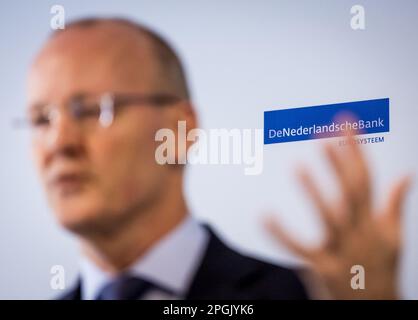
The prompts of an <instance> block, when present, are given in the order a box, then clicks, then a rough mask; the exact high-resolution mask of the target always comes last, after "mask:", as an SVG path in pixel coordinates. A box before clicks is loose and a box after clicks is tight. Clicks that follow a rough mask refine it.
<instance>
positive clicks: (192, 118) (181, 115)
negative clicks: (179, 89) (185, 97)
mask: <svg viewBox="0 0 418 320" xmlns="http://www.w3.org/2000/svg"><path fill="white" fill-rule="evenodd" d="M171 116H172V117H171V119H170V123H171V129H172V130H173V131H174V133H175V137H176V163H178V164H185V163H186V161H187V151H188V150H189V148H190V146H191V145H192V144H193V143H194V141H188V140H187V135H188V134H189V132H190V131H191V130H193V129H196V128H197V126H198V120H197V115H196V111H195V108H194V106H193V105H192V103H191V102H190V101H183V102H180V103H179V104H178V105H176V106H175V107H174V108H173V113H172V114H171Z"/></svg>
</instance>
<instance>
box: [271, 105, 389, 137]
mask: <svg viewBox="0 0 418 320" xmlns="http://www.w3.org/2000/svg"><path fill="white" fill-rule="evenodd" d="M347 130H352V131H353V132H354V134H370V133H379V132H389V98H384V99H375V100H365V101H356V102H345V103H336V104H327V105H320V106H311V107H302V108H294V109H285V110H274V111H265V112H264V144H272V143H282V142H291V141H300V140H311V139H320V138H329V137H339V136H343V135H344V134H345V131H347Z"/></svg>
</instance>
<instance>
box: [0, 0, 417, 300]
mask: <svg viewBox="0 0 418 320" xmlns="http://www.w3.org/2000/svg"><path fill="white" fill-rule="evenodd" d="M54 4H61V5H64V7H65V10H66V17H67V19H72V18H78V17H81V16H89V15H123V16H127V17H131V18H134V19H137V20H139V21H141V22H143V23H145V24H147V25H149V26H151V27H153V28H154V29H156V30H157V31H160V32H161V33H162V34H163V35H165V36H166V37H167V38H168V39H170V40H171V42H172V43H173V44H174V45H175V47H176V48H177V49H178V50H179V52H180V54H181V56H182V58H183V60H184V62H185V64H186V67H187V70H188V74H189V80H190V84H191V87H192V91H193V93H194V98H195V102H196V104H197V106H198V109H199V112H200V119H201V121H202V126H203V127H204V128H262V126H263V111H264V110H272V109H275V108H277V109H280V108H288V107H298V106H306V105H316V104H326V103H335V102H345V101H355V100H365V99H373V98H383V97H389V98H390V99H391V133H390V134H387V135H385V142H384V143H381V144H374V145H368V146H367V155H368V157H369V158H370V160H371V163H372V168H373V173H374V176H375V179H374V180H375V182H376V184H377V190H376V197H377V199H378V200H379V199H380V200H382V199H384V198H385V191H386V187H387V186H388V185H389V184H390V183H391V182H392V181H393V180H394V179H395V178H396V177H397V176H398V175H399V174H401V173H403V172H409V171H413V172H417V171H418V170H417V169H418V152H417V143H416V138H417V137H418V126H417V121H418V107H417V105H416V102H417V101H418V90H417V85H418V81H417V80H418V60H417V57H418V44H417V41H416V39H417V31H418V2H417V1H413V0H410V1H407V0H404V1H394V0H393V1H382V0H379V1H378V0H373V1H372V0H356V1H354V0H352V1H349V0H340V1H335V0H324V1H310V0H306V1H294V0H288V1H279V0H277V1H244V0H241V1H200V0H180V1H116V0H114V1H99V0H94V1H93V0H88V1H81V0H72V1H45V0H43V1H22V0H18V1H16V0H14V1H11V0H9V1H1V2H0V26H1V28H0V48H1V50H0V101H1V106H0V147H1V160H0V161H1V165H0V197H1V198H0V200H1V201H0V298H2V299H11V298H19V299H20V298H29V299H38V298H49V297H52V296H54V295H56V294H57V292H55V291H53V290H52V289H50V286H49V280H50V273H49V271H50V267H51V266H52V265H54V264H60V265H63V266H64V267H65V269H66V271H67V280H68V282H70V281H71V280H72V279H74V277H75V276H76V274H77V246H76V243H75V241H74V239H72V237H71V236H70V235H68V234H66V233H65V232H63V231H62V230H61V229H60V228H59V226H57V224H56V223H55V221H54V219H53V218H52V213H51V212H50V210H49V209H48V207H47V205H46V201H45V198H44V195H43V193H42V190H41V187H40V184H39V183H38V181H37V176H36V173H35V171H34V168H33V167H32V164H31V158H30V152H29V135H28V133H26V132H22V131H19V130H16V129H13V127H12V126H11V120H12V119H13V117H15V116H19V115H22V114H23V110H24V107H25V75H26V70H27V68H28V65H29V63H30V61H31V58H32V57H33V55H34V54H35V52H36V51H37V49H39V47H40V46H41V44H42V42H43V41H44V40H45V38H46V36H47V35H48V33H49V32H50V27H49V23H50V18H51V14H50V12H49V10H50V8H51V6H52V5H54ZM355 4H361V5H364V7H365V9H366V30H364V31H353V30H352V29H351V28H350V17H351V15H350V8H351V6H352V5H355ZM57 76H58V75H57ZM319 145H320V142H318V141H309V142H296V143H287V144H275V145H268V146H265V148H264V171H263V174H262V175H259V176H255V177H254V176H253V177H249V176H245V175H244V174H243V167H240V166H232V165H231V166H194V167H190V169H189V171H188V174H187V190H186V191H187V195H188V198H189V200H190V204H191V208H192V210H193V212H194V213H195V214H196V215H197V216H199V217H201V218H202V219H204V220H207V221H209V222H211V223H212V224H213V225H215V227H216V229H217V230H218V231H220V232H221V233H222V234H223V235H224V236H225V238H226V239H228V240H229V242H230V243H231V244H233V245H235V246H237V247H239V248H241V249H244V250H246V251H248V252H250V253H254V254H256V255H260V256H263V257H265V258H268V259H273V260H275V261H279V262H282V263H295V262H297V259H295V258H294V257H292V256H291V255H290V254H289V253H288V252H287V251H286V250H284V248H282V247H280V246H277V245H275V244H273V243H271V242H270V238H269V237H267V236H266V235H265V234H264V231H263V229H262V228H261V227H260V223H259V221H260V217H261V214H262V212H263V211H264V210H266V209H274V210H276V211H277V215H278V217H279V218H280V219H282V220H283V221H284V223H286V225H287V226H289V229H291V230H292V231H294V232H295V234H296V235H298V236H299V237H300V238H301V239H304V240H306V241H310V240H314V239H317V238H318V235H319V231H320V230H319V224H318V221H317V220H316V217H315V214H314V212H313V208H312V207H311V206H310V204H309V202H307V201H305V199H306V197H305V195H304V194H302V193H301V189H300V188H299V186H298V184H297V183H296V182H295V179H294V175H293V171H292V170H293V168H294V167H295V164H296V163H300V162H302V163H303V162H305V163H307V164H308V165H309V166H310V167H312V168H314V169H315V170H316V174H317V176H318V177H319V178H320V179H321V181H322V184H323V186H324V188H328V189H325V190H332V180H331V176H330V174H329V172H328V168H327V166H326V165H325V164H324V162H323V160H324V159H323V158H322V157H321V154H320V153H319V148H318V147H319ZM330 194H331V192H330ZM417 196H418V188H417V186H415V188H414V189H413V190H412V192H411V194H410V196H409V198H408V202H407V208H406V213H405V223H404V226H405V231H406V232H405V241H406V243H405V252H404V255H403V261H402V270H401V282H402V288H403V293H404V296H405V297H407V298H414V299H417V298H418V251H417V250H416V246H415V244H416V243H417V242H418V233H417V232H416V231H417V228H418V213H417V209H418V201H417V200H418V197H417Z"/></svg>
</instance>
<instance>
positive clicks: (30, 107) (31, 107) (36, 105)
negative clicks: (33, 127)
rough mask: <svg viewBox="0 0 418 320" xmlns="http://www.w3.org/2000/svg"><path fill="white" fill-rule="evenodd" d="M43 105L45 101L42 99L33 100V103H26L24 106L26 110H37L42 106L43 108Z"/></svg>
mask: <svg viewBox="0 0 418 320" xmlns="http://www.w3.org/2000/svg"><path fill="white" fill-rule="evenodd" d="M45 106H46V103H45V102H43V101H37V102H34V103H30V104H29V105H28V107H27V108H26V110H27V111H28V112H33V111H39V110H41V109H42V108H44V107H45Z"/></svg>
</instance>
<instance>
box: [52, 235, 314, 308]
mask: <svg viewBox="0 0 418 320" xmlns="http://www.w3.org/2000/svg"><path fill="white" fill-rule="evenodd" d="M207 229H208V231H209V235H210V236H209V244H208V247H207V249H206V253H205V255H204V257H203V259H202V262H201V265H200V267H199V269H198V271H197V273H196V275H195V277H194V279H193V281H192V285H191V287H190V290H189V292H188V294H187V296H186V299H188V300H205V299H213V300H217V299H219V300H223V299H232V300H239V299H242V300H246V299H256V300H259V299H263V300H264V299H274V300H278V299H307V298H308V297H307V293H306V291H305V288H304V287H303V285H302V283H301V281H300V280H299V278H298V276H297V275H296V272H295V271H294V270H291V269H287V268H283V267H280V266H277V265H273V264H270V263H266V262H263V261H260V260H257V259H254V258H251V257H247V256H244V255H242V254H240V253H238V252H236V251H234V250H232V249H230V248H229V247H227V246H226V245H225V244H224V243H223V242H222V241H221V240H220V239H219V238H218V237H217V236H216V235H215V233H214V232H213V231H212V230H211V229H210V228H207ZM80 285H81V284H80V281H79V282H78V284H77V285H76V287H75V288H74V289H73V290H71V291H69V292H67V293H66V294H65V295H64V296H62V297H61V298H60V299H63V300H79V299H80V297H81V295H80V291H81V290H80Z"/></svg>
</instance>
